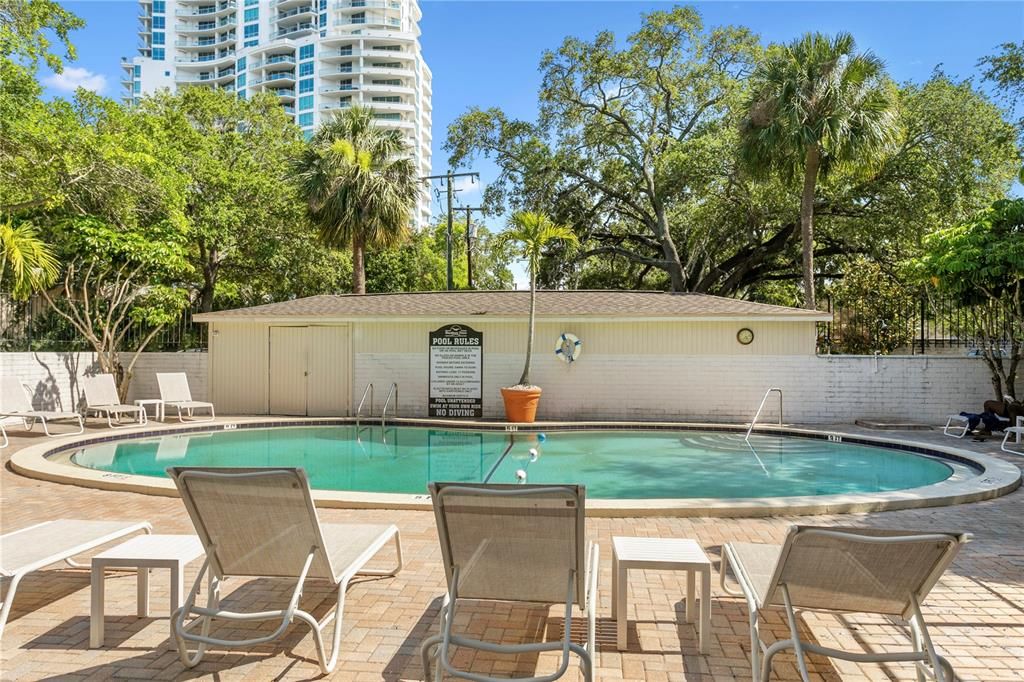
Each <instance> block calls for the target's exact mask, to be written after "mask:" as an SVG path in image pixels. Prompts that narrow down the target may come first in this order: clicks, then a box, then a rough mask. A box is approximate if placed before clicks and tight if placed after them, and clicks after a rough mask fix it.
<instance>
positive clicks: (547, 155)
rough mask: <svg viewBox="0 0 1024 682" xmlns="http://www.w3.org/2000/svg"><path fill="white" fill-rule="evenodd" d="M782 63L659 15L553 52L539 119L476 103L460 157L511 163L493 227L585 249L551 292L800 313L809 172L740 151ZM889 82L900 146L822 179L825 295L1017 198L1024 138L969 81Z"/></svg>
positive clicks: (876, 150)
mask: <svg viewBox="0 0 1024 682" xmlns="http://www.w3.org/2000/svg"><path fill="white" fill-rule="evenodd" d="M834 43H836V40H835V39H832V40H830V43H829V44H834ZM785 49H786V48H785V47H784V46H769V47H768V48H767V49H763V48H761V47H760V45H759V43H758V41H757V38H756V36H753V35H751V34H750V33H749V31H746V30H745V29H742V28H741V27H719V28H713V29H709V28H706V27H704V26H703V24H702V22H701V19H700V17H699V15H698V14H697V13H696V12H695V11H693V10H689V9H678V8H677V9H674V10H672V11H667V12H653V13H651V14H649V15H646V16H645V17H644V20H643V22H642V25H641V28H640V30H638V31H637V32H636V33H634V34H633V35H631V36H629V37H628V38H626V39H625V40H623V39H620V38H619V37H618V36H613V35H611V34H610V33H602V34H599V35H598V36H597V37H596V38H595V39H594V40H593V41H583V40H580V39H576V38H570V39H567V40H566V41H565V42H564V43H563V44H562V46H561V47H560V48H559V49H558V50H556V51H553V52H551V53H548V54H546V55H545V56H544V57H543V58H542V61H541V74H542V79H543V80H542V87H541V90H540V92H539V95H538V108H539V110H540V112H541V114H540V116H539V117H538V118H537V120H536V121H529V120H518V119H514V118H512V117H510V116H509V115H508V114H507V113H505V112H503V111H501V110H500V109H495V108H491V109H485V108H479V107H473V108H471V109H469V110H468V111H467V112H466V113H464V114H463V115H462V116H461V117H459V119H457V120H456V121H455V122H454V123H453V124H452V125H451V126H450V128H449V134H448V139H447V142H446V147H445V149H446V150H447V151H448V152H449V153H450V159H449V161H450V163H451V164H452V165H453V166H456V167H458V166H467V165H469V164H471V163H474V162H475V161H476V160H477V159H480V158H486V159H490V160H491V161H493V162H494V163H495V164H496V166H497V168H498V173H499V174H498V177H497V179H496V180H495V181H494V182H492V183H490V184H489V186H488V187H487V190H486V192H485V202H486V204H487V206H488V208H489V209H490V211H491V212H492V213H496V214H500V213H501V212H504V211H509V210H512V211H515V210H520V209H527V208H530V209H533V208H540V209H542V210H545V211H547V212H548V213H550V214H551V215H552V217H553V218H554V219H555V220H556V221H557V222H559V223H563V224H566V225H568V226H569V227H570V228H571V229H572V230H573V232H574V233H575V234H576V235H577V237H578V239H579V241H580V243H581V248H580V249H577V250H574V251H573V252H572V255H571V256H569V255H567V254H564V253H562V252H561V250H560V249H558V248H553V249H550V250H549V251H548V254H547V256H546V257H545V258H544V260H543V262H542V263H541V266H540V273H539V278H540V281H541V282H542V283H543V284H544V285H546V286H569V287H610V288H653V289H670V290H677V291H692V292H700V293H712V294H719V295H724V296H742V297H745V298H751V299H757V300H768V301H772V302H779V303H787V304H790V303H794V302H798V301H799V300H800V299H801V298H802V296H801V295H800V291H799V289H798V288H797V286H796V285H797V283H798V282H800V281H801V280H802V279H803V268H802V258H803V249H802V244H801V225H800V219H799V217H800V205H801V194H802V190H803V187H802V184H803V183H802V180H803V174H802V173H793V172H786V173H783V172H779V170H780V168H779V167H778V166H776V167H775V169H774V170H772V169H771V168H767V169H766V172H764V173H760V172H759V173H752V172H751V170H752V169H751V167H750V164H748V163H746V162H745V160H744V158H743V156H742V154H741V151H742V149H743V141H744V139H745V138H746V136H744V135H741V132H742V131H743V121H744V119H746V118H748V114H749V113H750V103H751V102H752V101H753V100H754V99H755V98H754V93H755V90H754V87H753V80H752V75H753V73H754V72H755V70H756V69H758V68H759V67H761V68H762V69H763V67H762V66H761V65H763V64H766V63H767V62H768V61H769V60H771V59H772V58H773V55H777V54H778V53H779V52H780V51H784V50H785ZM852 56H856V53H852ZM852 75H853V74H851V79H852ZM876 75H877V78H874V79H867V78H865V79H864V82H865V83H866V84H867V85H871V86H872V88H871V89H872V91H873V92H876V93H877V95H878V96H879V97H883V96H884V98H885V100H886V102H888V103H890V104H891V110H890V109H887V112H888V113H887V115H886V116H885V117H884V119H885V120H884V122H885V123H886V124H887V125H886V127H888V124H890V123H891V124H892V125H893V127H894V128H895V130H896V134H895V135H894V143H893V144H890V145H887V146H886V145H881V146H880V145H864V146H863V147H862V149H863V151H864V154H863V155H862V157H863V158H857V161H858V163H850V162H849V161H848V160H847V161H846V162H845V163H832V164H831V165H830V166H829V172H828V173H827V174H821V173H819V175H818V177H817V182H816V185H815V199H814V202H813V206H814V249H813V257H814V263H815V266H814V267H815V275H816V277H817V278H818V279H819V280H823V281H825V282H830V281H833V280H836V279H838V278H841V277H842V276H843V275H844V273H845V272H846V271H847V270H848V269H849V266H850V264H851V263H852V262H853V261H854V259H856V258H859V257H866V258H870V259H872V260H875V261H878V262H879V263H882V264H884V265H885V266H886V267H887V268H888V269H890V270H892V269H894V268H895V265H896V264H898V263H899V262H900V261H901V260H902V259H904V258H906V257H907V256H909V255H912V254H913V253H915V252H916V250H917V249H918V248H919V245H920V240H921V238H922V236H923V235H925V234H927V233H929V232H931V231H934V230H936V229H941V228H943V227H949V226H951V225H954V224H957V223H959V222H962V221H964V220H966V219H967V218H968V217H969V216H970V215H972V214H973V213H974V212H976V211H978V210H980V209H982V208H984V207H985V206H987V205H989V204H990V203H991V202H992V201H994V200H996V199H998V198H1000V197H1003V196H1005V194H1006V192H1007V191H1008V190H1009V188H1010V186H1011V183H1012V181H1013V179H1014V178H1015V177H1016V175H1017V173H1018V170H1019V168H1020V162H1019V154H1018V149H1017V145H1016V144H1015V138H1016V136H1017V131H1016V129H1015V128H1014V125H1013V124H1012V123H1010V122H1009V121H1007V120H1005V117H1004V112H1003V111H1002V110H1001V109H1000V107H999V106H997V105H996V104H995V103H993V102H992V101H991V100H990V99H989V98H988V97H987V96H986V95H985V94H984V93H983V92H982V91H980V90H979V89H978V88H977V87H976V86H975V85H974V84H973V83H972V82H971V81H969V80H967V81H954V80H953V79H951V78H949V77H948V76H946V75H945V74H943V73H942V72H940V71H936V72H935V73H934V74H933V76H932V78H930V79H929V80H928V81H926V82H924V83H904V84H900V85H898V86H897V85H893V84H891V83H889V82H888V81H887V80H886V78H885V74H884V72H881V73H876ZM876 86H877V87H876ZM847 99H850V98H847ZM850 101H852V100H850ZM872 101H874V100H872ZM890 119H895V120H890ZM690 123H692V126H691V125H690ZM631 130H632V132H633V133H640V134H639V135H637V134H631V132H630V131H631ZM844 149H845V148H844ZM861 161H862V162H863V163H860V162H861ZM801 167H802V166H801ZM793 168H795V167H793ZM791 171H792V168H791ZM794 175H796V176H798V177H793V176H794ZM666 228H667V231H666ZM665 237H667V239H666V238H665ZM673 251H674V252H675V254H676V255H673ZM676 256H678V259H677V257H676ZM680 275H681V277H680Z"/></svg>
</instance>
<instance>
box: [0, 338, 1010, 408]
mask: <svg viewBox="0 0 1024 682" xmlns="http://www.w3.org/2000/svg"><path fill="white" fill-rule="evenodd" d="M354 365H355V368H354V369H355V371H354V375H353V383H352V387H353V391H354V392H355V393H356V398H358V395H359V394H361V393H362V389H363V387H364V386H365V385H366V383H367V382H369V381H373V382H374V383H375V384H376V385H377V386H379V387H386V386H388V385H390V383H391V382H392V381H397V382H398V383H399V386H400V402H399V415H400V416H409V417H412V416H416V417H423V416H426V405H427V356H426V353H357V354H356V355H355V362H354ZM521 369H522V355H520V354H518V353H508V354H504V353H487V354H486V355H485V358H484V414H485V416H486V417H489V418H498V417H501V416H502V405H501V396H500V395H499V393H498V389H499V388H500V387H501V386H503V385H508V384H511V383H514V382H515V380H516V379H517V378H518V377H519V372H520V371H521ZM96 371H98V369H97V367H96V365H95V363H94V362H93V356H92V354H90V353H0V374H5V375H6V374H8V373H12V374H15V375H16V376H17V377H18V378H19V379H21V380H22V381H27V382H29V383H30V384H31V385H33V386H34V387H35V400H34V402H35V405H36V406H37V407H39V408H44V407H47V408H60V409H76V408H77V407H78V406H79V400H80V395H81V392H80V389H79V387H78V379H79V378H80V377H82V376H86V375H88V374H92V373H95V372H96ZM158 371H184V372H186V373H187V374H188V377H189V384H190V385H191V387H192V394H193V397H195V398H196V399H197V400H206V399H208V395H209V384H208V356H207V354H206V353H145V354H143V356H142V358H140V360H139V362H138V364H137V365H136V368H135V378H134V380H133V382H132V387H131V392H130V395H129V399H132V400H134V399H135V398H139V397H151V396H157V395H159V392H158V390H157V386H156V372H158ZM533 378H534V381H535V382H536V383H537V384H539V385H540V386H542V387H543V388H544V396H543V398H542V399H541V403H540V411H539V413H538V417H539V418H541V419H648V420H651V419H673V420H707V421H716V422H742V421H745V420H749V419H750V416H751V414H752V412H753V411H754V409H755V408H756V406H757V404H758V402H759V401H760V399H761V396H762V395H763V393H764V391H765V389H766V388H767V387H769V386H779V387H781V388H782V389H783V391H784V392H785V405H784V409H785V415H784V416H785V419H786V421H787V422H792V423H843V422H852V421H853V420H854V419H858V418H861V417H868V418H871V417H887V418H899V419H912V420H915V421H923V422H929V423H933V424H934V423H940V422H943V421H944V420H945V415H946V414H948V413H951V412H959V411H960V410H970V411H978V410H980V408H981V404H982V402H983V401H985V400H988V399H990V398H992V397H993V396H992V388H991V384H990V382H989V375H988V370H987V368H986V367H985V364H984V362H983V361H982V360H981V359H980V358H967V357H949V356H941V357H938V356H934V357H930V356H889V357H879V358H877V359H876V358H874V357H863V356H839V355H833V356H820V357H814V356H804V355H797V356H771V357H754V356H752V357H744V356H736V355H729V356H715V355H705V356H680V355H636V356H621V355H614V356H611V355H606V356H602V355H600V354H596V353H584V355H583V357H582V358H581V359H580V361H579V362H578V363H575V364H573V365H571V366H569V365H565V364H564V363H562V362H561V361H559V360H558V359H556V358H555V357H554V356H553V355H552V354H549V353H546V352H540V353H538V355H537V357H536V358H535V360H534V369H533ZM1020 388H1024V386H1022V387H1020ZM382 399H383V396H382V395H381V396H378V405H377V410H379V409H380V404H379V402H380V401H381V400H382ZM769 405H770V407H769V408H768V409H767V410H766V413H765V419H766V420H772V419H773V418H774V417H775V403H774V402H771V403H769Z"/></svg>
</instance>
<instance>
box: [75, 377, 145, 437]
mask: <svg viewBox="0 0 1024 682" xmlns="http://www.w3.org/2000/svg"><path fill="white" fill-rule="evenodd" d="M82 389H83V390H84V392H85V414H86V416H88V414H89V413H90V412H97V413H99V414H105V415H107V425H108V426H109V427H110V428H112V429H113V428H119V427H123V426H129V425H128V424H120V423H119V424H117V425H116V426H115V425H114V421H113V419H112V417H116V418H117V420H118V422H120V421H121V415H122V414H126V413H127V414H134V415H135V419H136V423H138V424H146V423H147V419H146V410H144V409H143V408H141V407H139V406H138V405H123V404H121V398H120V396H118V395H117V386H116V385H115V384H114V375H113V374H98V375H96V376H94V377H85V378H83V379H82Z"/></svg>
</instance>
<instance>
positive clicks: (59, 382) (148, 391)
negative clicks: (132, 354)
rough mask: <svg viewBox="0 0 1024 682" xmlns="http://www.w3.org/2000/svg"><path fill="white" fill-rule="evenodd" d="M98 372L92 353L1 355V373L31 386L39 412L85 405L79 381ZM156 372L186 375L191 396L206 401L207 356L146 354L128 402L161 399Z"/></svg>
mask: <svg viewBox="0 0 1024 682" xmlns="http://www.w3.org/2000/svg"><path fill="white" fill-rule="evenodd" d="M125 361H126V362H127V361H129V358H127V357H126V358H125ZM99 371H100V369H99V365H98V364H97V363H96V361H95V355H94V354H92V353H0V374H2V375H4V376H7V375H8V374H13V375H14V376H16V377H18V379H19V380H21V381H23V382H26V383H28V384H29V385H30V386H31V387H32V388H33V400H32V402H33V404H34V406H35V407H36V408H39V409H60V410H77V409H79V408H80V407H82V406H83V405H84V404H85V403H84V399H83V397H82V391H81V388H80V385H79V379H81V378H82V377H85V376H91V375H93V374H98V373H99ZM157 372H185V373H186V374H187V375H188V381H189V387H190V388H191V389H192V397H193V398H194V399H196V400H206V396H207V394H208V393H209V390H208V385H209V382H208V380H207V355H206V353H143V354H142V356H141V357H140V358H139V361H138V362H137V363H136V364H135V370H134V378H133V379H132V383H131V386H130V387H129V390H128V399H129V400H135V399H136V398H156V397H159V395H160V391H159V389H158V388H157V384H156V373H157Z"/></svg>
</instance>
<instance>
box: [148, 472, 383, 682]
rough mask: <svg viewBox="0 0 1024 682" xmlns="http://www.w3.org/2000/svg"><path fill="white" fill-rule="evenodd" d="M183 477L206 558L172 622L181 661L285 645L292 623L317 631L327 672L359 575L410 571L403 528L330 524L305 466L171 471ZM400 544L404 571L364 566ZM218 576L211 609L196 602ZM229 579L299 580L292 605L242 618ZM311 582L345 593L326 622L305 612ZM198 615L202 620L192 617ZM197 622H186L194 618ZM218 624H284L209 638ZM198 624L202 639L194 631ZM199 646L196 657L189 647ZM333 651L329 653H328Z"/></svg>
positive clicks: (318, 647) (318, 651)
mask: <svg viewBox="0 0 1024 682" xmlns="http://www.w3.org/2000/svg"><path fill="white" fill-rule="evenodd" d="M167 473H168V474H169V475H170V476H171V478H172V479H174V483H175V485H176V486H177V487H178V491H179V492H180V493H181V499H182V501H183V502H184V503H185V508H186V509H187V510H188V513H189V516H190V517H191V518H192V523H193V525H194V526H195V528H196V532H197V533H198V534H199V539H200V540H201V541H202V543H203V546H204V547H205V548H206V561H205V563H203V567H202V568H201V569H200V570H199V575H197V576H196V581H195V584H193V586H192V590H191V591H190V592H189V594H188V597H187V598H186V600H185V604H184V606H182V607H181V608H180V609H179V610H178V611H176V612H175V613H174V614H173V615H172V617H171V632H172V634H173V635H174V639H175V641H176V643H177V646H178V654H179V656H180V657H181V660H182V662H183V663H184V664H185V665H186V666H187V667H189V668H191V667H193V666H195V665H197V664H198V663H199V662H200V661H201V660H202V658H203V655H204V654H205V652H206V649H207V647H208V646H211V645H212V646H222V647H230V648H249V647H253V646H256V645H259V644H263V643H265V642H269V641H272V640H274V639H277V638H278V637H280V636H281V635H282V634H284V632H285V630H287V629H288V626H289V625H291V623H292V620H293V619H294V618H297V619H299V620H301V621H302V622H304V623H306V624H307V625H309V627H310V629H311V630H312V631H313V641H314V643H315V644H316V655H317V660H318V661H319V663H320V670H321V672H323V673H324V674H327V673H329V672H331V671H332V670H334V666H335V665H336V664H337V661H338V647H339V645H340V643H341V629H342V627H341V621H342V610H343V609H344V607H345V590H346V589H347V588H348V584H349V581H350V580H352V578H354V577H355V576H357V575H372V576H394V575H396V574H397V573H398V572H399V571H400V570H401V568H402V543H401V539H400V537H399V534H398V528H397V527H396V526H394V525H390V526H387V525H357V524H343V525H342V524H321V523H320V521H319V519H318V518H317V513H316V508H315V507H314V506H313V497H312V495H311V493H310V490H309V480H308V479H307V478H306V474H305V472H304V471H303V470H302V469H294V468H280V469H230V468H201V467H171V468H169V469H167ZM392 540H394V543H395V551H396V553H397V555H398V565H397V566H396V568H394V569H393V570H383V571H382V570H367V569H365V568H363V567H364V566H365V565H366V564H367V563H368V562H369V561H370V560H371V559H373V557H374V556H376V555H377V553H378V552H379V551H380V550H381V549H382V548H383V547H384V546H385V545H387V544H388V543H389V542H390V541H392ZM207 574H209V580H210V591H209V596H208V602H207V606H206V607H205V608H203V607H199V606H196V595H197V594H198V592H199V586H200V585H201V584H202V581H203V579H204V577H205V576H206V575H207ZM228 577H242V578H257V577H275V578H288V579H291V580H293V581H294V582H295V588H294V590H293V591H292V595H291V598H290V599H289V600H288V604H287V606H286V607H285V608H282V609H275V610H271V611H261V612H255V613H239V612H236V611H229V610H224V609H221V608H220V582H221V580H223V579H224V578H228ZM307 578H313V579H319V580H325V581H327V582H329V583H330V584H331V585H332V586H333V587H335V588H337V590H338V601H337V605H336V606H335V608H334V609H332V610H331V612H330V613H329V614H327V615H326V616H325V617H324V618H323V619H322V620H321V621H319V622H317V620H316V619H315V618H314V617H313V616H312V615H311V614H309V613H307V612H305V611H303V610H301V609H299V598H300V597H301V596H302V590H303V586H304V585H305V582H306V579H307ZM193 616H196V617H194V618H193ZM189 618H191V620H190V621H188V622H186V620H187V619H189ZM213 619H224V620H232V621H253V620H280V621H281V624H280V625H279V626H278V627H277V629H275V630H274V631H273V632H272V633H270V634H269V635H266V636H262V637H254V638H251V639H236V640H228V639H218V638H215V637H210V636H209V628H210V622H211V620H213ZM332 620H333V621H334V636H333V646H332V649H331V651H330V652H327V651H325V648H324V641H323V632H324V630H325V629H326V628H327V626H328V625H329V624H330V622H331V621H332ZM197 626H199V630H200V631H199V632H198V633H197V632H194V630H195V629H196V628H197ZM189 642H192V643H195V644H196V645H197V646H196V651H195V652H194V653H193V652H191V651H189V649H188V643H189ZM328 653H329V654H330V655H329V656H328Z"/></svg>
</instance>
